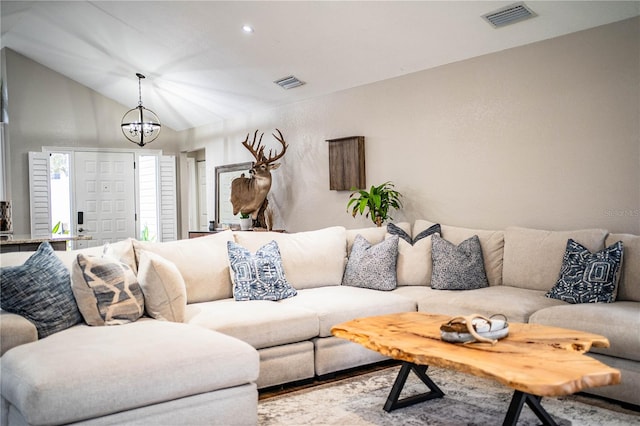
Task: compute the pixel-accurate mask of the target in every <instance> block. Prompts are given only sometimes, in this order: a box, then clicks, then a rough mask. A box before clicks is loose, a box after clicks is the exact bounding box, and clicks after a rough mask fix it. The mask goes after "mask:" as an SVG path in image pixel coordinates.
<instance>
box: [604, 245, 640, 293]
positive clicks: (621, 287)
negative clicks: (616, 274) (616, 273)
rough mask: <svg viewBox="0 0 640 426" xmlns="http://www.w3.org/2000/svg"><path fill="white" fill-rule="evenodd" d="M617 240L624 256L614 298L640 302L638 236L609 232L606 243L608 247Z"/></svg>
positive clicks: (639, 248)
mask: <svg viewBox="0 0 640 426" xmlns="http://www.w3.org/2000/svg"><path fill="white" fill-rule="evenodd" d="M618 241H622V244H623V245H624V258H623V260H622V274H621V275H620V282H619V283H618V296H617V298H616V300H631V301H634V302H640V236H638V235H631V234H609V235H607V239H606V245H607V247H608V246H610V245H611V244H615V243H616V242H618Z"/></svg>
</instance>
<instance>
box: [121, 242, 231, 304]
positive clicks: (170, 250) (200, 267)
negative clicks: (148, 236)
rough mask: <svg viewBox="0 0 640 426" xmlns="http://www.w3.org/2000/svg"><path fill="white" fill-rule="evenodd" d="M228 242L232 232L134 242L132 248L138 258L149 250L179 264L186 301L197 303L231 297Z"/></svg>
mask: <svg viewBox="0 0 640 426" xmlns="http://www.w3.org/2000/svg"><path fill="white" fill-rule="evenodd" d="M227 241H233V232H231V231H222V232H218V233H216V234H213V235H207V236H206V237H200V238H193V239H188V240H178V241H168V242H164V243H152V242H147V241H134V243H133V247H134V249H135V251H136V257H138V258H139V257H140V256H139V254H138V252H139V251H140V250H147V251H150V252H153V253H156V254H159V255H160V256H162V257H164V258H165V259H167V260H169V261H171V262H172V263H173V264H174V265H176V267H177V268H178V270H179V271H180V274H181V275H182V278H183V279H184V283H185V286H186V288H187V303H194V302H207V301H209V300H217V299H226V298H228V297H231V296H232V290H231V275H230V273H229V256H228V254H227Z"/></svg>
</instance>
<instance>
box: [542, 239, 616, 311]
mask: <svg viewBox="0 0 640 426" xmlns="http://www.w3.org/2000/svg"><path fill="white" fill-rule="evenodd" d="M622 253H623V245H622V242H621V241H618V242H617V243H615V244H612V245H611V246H609V247H607V248H605V249H603V250H600V251H599V252H597V253H591V252H590V251H589V250H587V249H586V248H585V247H584V246H583V245H581V244H580V243H577V242H575V241H573V239H571V238H569V241H567V249H566V251H565V253H564V258H563V260H562V268H561V269H560V278H558V282H557V283H556V285H554V286H553V288H552V289H551V290H549V292H548V293H547V297H552V298H554V299H558V300H562V301H565V302H568V303H611V302H613V301H615V300H616V293H617V289H618V280H619V278H620V269H621V268H620V266H621V263H622Z"/></svg>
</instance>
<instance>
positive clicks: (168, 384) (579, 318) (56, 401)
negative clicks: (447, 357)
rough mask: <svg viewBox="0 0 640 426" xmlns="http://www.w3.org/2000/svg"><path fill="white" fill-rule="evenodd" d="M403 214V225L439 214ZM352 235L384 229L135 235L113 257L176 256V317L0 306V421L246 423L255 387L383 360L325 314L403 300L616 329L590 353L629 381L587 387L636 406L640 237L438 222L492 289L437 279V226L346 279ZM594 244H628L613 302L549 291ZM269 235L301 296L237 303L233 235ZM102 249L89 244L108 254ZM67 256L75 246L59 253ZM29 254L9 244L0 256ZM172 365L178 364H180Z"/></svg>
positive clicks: (338, 317) (377, 236) (403, 305)
mask: <svg viewBox="0 0 640 426" xmlns="http://www.w3.org/2000/svg"><path fill="white" fill-rule="evenodd" d="M432 225H433V223H432V222H429V221H426V220H418V221H416V222H415V223H414V224H408V223H403V224H398V226H399V227H400V228H402V229H403V230H404V231H405V232H406V233H407V234H408V235H409V236H416V235H418V234H419V233H420V232H421V231H423V230H425V229H427V228H429V227H430V226H432ZM357 235H362V236H364V237H365V238H366V239H367V240H368V241H369V242H370V243H371V244H377V243H380V242H382V241H383V240H385V239H387V238H390V237H391V236H390V235H389V234H388V233H387V232H386V228H384V227H383V228H366V229H352V230H346V229H345V228H343V227H330V228H325V229H321V230H317V231H309V232H299V233H292V234H283V233H270V232H232V231H225V232H220V233H217V234H215V235H211V236H206V237H201V238H197V239H191V240H180V241H174V242H167V243H150V242H140V241H135V240H127V241H122V242H118V243H115V244H113V245H110V247H108V250H106V251H107V252H108V254H109V255H110V256H114V257H117V258H118V259H119V260H120V261H122V262H124V263H127V264H130V265H131V268H132V269H133V270H134V271H137V268H138V266H139V259H140V258H141V256H142V255H143V254H144V253H148V252H151V253H155V254H156V255H158V256H160V257H162V258H163V259H165V260H167V261H169V262H170V263H171V264H173V265H175V266H176V267H177V269H178V271H179V273H180V275H181V277H182V279H183V281H184V286H185V288H186V306H184V317H183V319H184V320H183V322H182V323H175V322H169V321H159V320H154V319H151V318H141V319H139V320H137V321H135V322H133V323H130V324H125V325H116V326H106V327H90V326H87V325H82V324H79V325H76V326H73V327H71V328H69V329H66V330H64V331H61V332H59V333H56V334H53V335H51V336H49V337H46V338H44V339H40V340H38V339H37V332H36V329H35V327H34V326H33V324H31V323H30V322H29V321H27V320H26V319H25V318H22V317H20V316H18V315H15V314H10V313H7V312H4V311H2V312H1V316H0V320H1V323H0V331H1V340H0V343H1V345H2V346H1V350H2V358H0V365H1V376H0V378H1V380H2V389H1V393H2V406H1V408H2V417H1V420H2V424H3V425H5V424H32V425H44V424H64V423H74V422H77V423H82V424H116V423H117V424H125V423H135V424H153V423H156V424H157V423H182V424H252V423H255V422H256V418H257V417H256V416H257V414H256V407H257V389H260V388H266V387H270V386H274V385H280V384H283V383H288V382H292V381H297V380H303V379H309V378H312V377H314V376H324V375H327V374H330V373H333V372H337V371H340V370H344V369H348V368H351V367H356V366H360V365H365V364H369V363H373V362H376V361H379V360H382V359H383V358H382V356H381V355H379V354H378V353H376V352H373V351H369V350H366V349H364V348H362V347H360V346H359V345H355V344H353V343H350V342H347V341H345V340H342V339H337V338H335V337H333V336H332V335H331V332H330V330H331V327H332V326H333V325H335V324H337V323H340V322H343V321H347V320H350V319H353V318H357V317H364V316H370V315H380V314H386V313H395V312H403V311H415V310H419V311H424V312H433V313H443V314H449V315H461V314H470V313H480V314H485V315H490V314H495V313H502V314H505V315H506V316H507V317H508V318H509V320H510V321H514V322H516V321H519V322H537V323H543V324H549V325H556V326H561V327H567V328H575V329H580V330H585V331H591V332H595V333H600V334H603V335H605V336H607V337H608V338H609V340H610V342H611V347H610V348H608V349H603V350H599V351H598V352H597V353H594V354H593V356H594V357H597V358H598V359H600V360H602V361H603V362H605V363H607V364H609V365H611V366H614V367H616V368H619V369H620V370H621V371H622V383H621V384H620V385H617V386H611V387H606V388H595V389H591V390H590V391H589V392H593V393H596V394H599V395H603V396H606V397H609V398H613V399H616V400H619V401H622V402H626V403H631V404H636V405H640V396H639V395H640V337H639V335H638V330H640V237H639V236H634V235H623V234H619V235H613V234H609V233H607V232H606V231H604V230H598V229H591V230H578V231H562V232H561V231H541V230H532V229H525V228H516V227H513V228H507V229H506V230H504V231H502V230H498V231H489V230H477V229H468V228H462V227H455V226H447V225H441V235H442V238H444V239H445V240H448V241H450V242H452V243H454V244H459V243H460V242H462V241H464V240H466V239H468V238H469V237H472V236H474V235H477V236H478V238H479V240H480V246H481V247H482V254H483V262H484V269H485V271H486V276H487V281H488V283H489V286H488V287H486V288H480V289H475V290H435V289H432V288H430V282H431V275H432V267H433V266H432V262H431V237H428V238H425V239H422V240H420V241H417V242H415V243H414V244H410V243H407V242H406V241H404V240H402V239H399V240H398V249H397V253H398V257H397V284H398V285H397V288H395V289H394V290H391V291H380V290H374V289H369V288H361V287H355V286H347V285H341V282H342V276H343V273H344V270H345V265H346V264H347V262H348V253H350V249H351V246H352V245H353V243H354V240H355V238H356V236H357ZM568 238H573V239H575V240H576V241H578V242H580V243H581V244H583V245H584V246H585V247H587V248H588V249H589V250H590V251H591V252H595V251H598V250H602V249H603V248H604V247H605V245H610V243H613V242H616V241H619V240H622V241H623V242H624V262H623V272H622V275H621V278H620V282H619V286H618V292H617V300H616V301H615V302H614V303H598V304H575V305H572V304H569V303H566V302H563V301H560V300H557V299H551V298H548V297H546V296H545V294H546V292H547V291H548V290H549V289H551V287H553V286H554V284H555V282H556V280H557V279H558V274H559V271H560V267H561V264H562V260H563V254H564V251H565V246H566V244H567V239H568ZM272 240H275V241H276V242H277V243H278V247H279V251H280V254H281V258H282V266H283V268H284V271H285V274H286V278H287V280H288V281H289V282H290V283H291V284H292V286H293V287H294V288H295V289H296V291H297V295H295V296H294V297H290V298H286V299H283V300H279V301H277V302H274V301H266V300H251V301H236V300H235V299H234V298H233V281H232V273H231V272H230V268H229V260H228V254H227V243H228V242H229V241H233V242H235V243H237V244H240V245H241V246H243V247H246V248H247V249H249V250H250V251H252V252H255V251H256V250H257V249H259V248H260V247H262V246H263V245H265V244H266V243H268V242H270V241H272ZM103 251H104V249H103V248H91V249H85V250H82V252H83V253H86V254H93V255H97V256H100V255H102V252H103ZM56 255H57V256H58V257H60V258H61V259H62V260H63V262H64V263H65V264H67V265H69V267H70V265H71V264H72V263H73V261H74V259H75V257H76V256H77V252H73V251H71V252H56ZM27 257H28V255H27V254H24V253H15V254H14V253H11V254H3V255H2V257H1V263H2V266H3V267H4V266H10V265H20V264H22V263H23V262H24V261H25V260H26V258H27ZM176 366H180V368H177V367H176Z"/></svg>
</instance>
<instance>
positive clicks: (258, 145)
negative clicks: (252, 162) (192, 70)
mask: <svg viewBox="0 0 640 426" xmlns="http://www.w3.org/2000/svg"><path fill="white" fill-rule="evenodd" d="M276 132H278V135H279V137H278V136H276V135H275V134H273V133H272V136H273V137H274V138H276V140H277V141H278V142H280V143H281V144H282V152H280V153H279V154H276V155H275V156H273V155H272V150H271V149H269V156H268V157H265V155H264V146H263V145H262V137H263V136H264V133H261V134H260V139H258V140H257V141H256V139H257V138H258V130H256V131H255V133H254V134H253V141H252V142H251V143H249V133H247V138H246V139H245V140H244V142H242V145H243V146H244V147H245V148H247V149H248V150H249V152H250V153H251V154H252V155H253V157H254V158H255V159H256V164H269V163H273V162H274V161H276V160H279V159H280V158H282V156H283V155H284V154H285V152H287V147H288V145H287V143H286V142H285V140H284V136H282V133H280V130H278V129H276Z"/></svg>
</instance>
